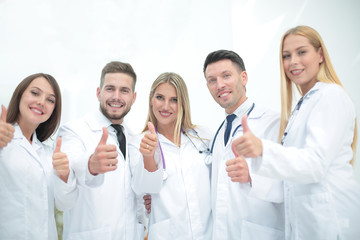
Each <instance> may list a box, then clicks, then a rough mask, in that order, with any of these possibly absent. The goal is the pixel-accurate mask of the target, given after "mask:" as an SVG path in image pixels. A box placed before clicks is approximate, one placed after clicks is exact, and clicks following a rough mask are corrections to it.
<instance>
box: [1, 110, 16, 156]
mask: <svg viewBox="0 0 360 240" xmlns="http://www.w3.org/2000/svg"><path fill="white" fill-rule="evenodd" d="M6 115H7V110H6V108H5V107H4V105H1V116H0V149H2V148H4V147H6V146H7V145H8V143H9V142H11V139H13V137H14V132H15V128H14V127H13V125H11V124H10V123H7V122H6Z"/></svg>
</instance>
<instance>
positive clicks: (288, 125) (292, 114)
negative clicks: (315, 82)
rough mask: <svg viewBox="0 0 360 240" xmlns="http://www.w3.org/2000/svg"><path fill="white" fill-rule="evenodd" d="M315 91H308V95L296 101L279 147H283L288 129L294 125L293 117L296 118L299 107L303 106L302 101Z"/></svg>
mask: <svg viewBox="0 0 360 240" xmlns="http://www.w3.org/2000/svg"><path fill="white" fill-rule="evenodd" d="M317 90H318V89H312V90H310V91H309V92H308V93H306V94H305V95H304V96H302V97H301V98H300V100H299V101H298V103H297V104H296V106H295V108H294V110H293V111H292V113H291V116H290V118H289V121H288V124H287V126H286V129H285V132H284V134H283V136H282V138H281V145H284V142H285V138H286V136H287V134H288V132H289V131H290V129H291V127H292V125H293V123H294V119H295V117H296V116H297V114H298V112H299V111H300V107H301V105H302V104H303V102H304V99H305V98H310V97H311V96H312V95H313V94H314V93H315V92H316V91H317Z"/></svg>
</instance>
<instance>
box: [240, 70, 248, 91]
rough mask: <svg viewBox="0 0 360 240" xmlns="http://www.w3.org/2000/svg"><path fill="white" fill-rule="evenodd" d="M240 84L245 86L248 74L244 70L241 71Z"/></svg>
mask: <svg viewBox="0 0 360 240" xmlns="http://www.w3.org/2000/svg"><path fill="white" fill-rule="evenodd" d="M240 77H241V84H242V85H243V86H244V87H245V86H246V84H247V81H248V75H247V72H246V71H242V73H241V76H240Z"/></svg>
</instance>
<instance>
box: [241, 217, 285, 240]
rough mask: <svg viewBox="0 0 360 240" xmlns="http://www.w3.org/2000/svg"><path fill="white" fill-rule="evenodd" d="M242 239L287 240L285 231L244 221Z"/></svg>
mask: <svg viewBox="0 0 360 240" xmlns="http://www.w3.org/2000/svg"><path fill="white" fill-rule="evenodd" d="M241 239H261V240H283V239H285V235H284V232H283V231H280V230H277V229H275V228H270V227H267V226H263V225H258V224H255V223H251V222H248V221H243V222H242V227H241Z"/></svg>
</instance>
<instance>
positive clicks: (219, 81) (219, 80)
mask: <svg viewBox="0 0 360 240" xmlns="http://www.w3.org/2000/svg"><path fill="white" fill-rule="evenodd" d="M224 86H225V83H224V79H223V78H221V77H218V78H217V79H216V88H217V89H218V90H219V89H222V88H224Z"/></svg>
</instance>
